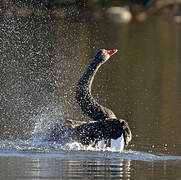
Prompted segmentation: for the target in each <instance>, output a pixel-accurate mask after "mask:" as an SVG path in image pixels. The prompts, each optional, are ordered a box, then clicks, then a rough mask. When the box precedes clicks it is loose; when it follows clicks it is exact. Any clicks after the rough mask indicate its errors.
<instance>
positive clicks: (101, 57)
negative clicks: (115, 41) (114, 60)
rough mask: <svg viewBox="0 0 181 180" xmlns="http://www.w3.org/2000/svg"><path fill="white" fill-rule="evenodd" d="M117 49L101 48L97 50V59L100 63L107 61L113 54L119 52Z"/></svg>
mask: <svg viewBox="0 0 181 180" xmlns="http://www.w3.org/2000/svg"><path fill="white" fill-rule="evenodd" d="M117 52H118V50H117V49H112V50H105V49H101V50H99V51H98V52H97V54H96V56H95V60H96V61H97V62H99V63H102V64H103V63H105V62H106V61H107V60H108V59H109V58H110V57H111V56H112V55H113V54H115V53H117Z"/></svg>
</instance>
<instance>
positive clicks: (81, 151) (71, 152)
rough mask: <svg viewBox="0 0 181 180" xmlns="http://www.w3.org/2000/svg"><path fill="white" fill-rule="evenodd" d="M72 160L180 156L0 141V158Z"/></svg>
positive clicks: (74, 145)
mask: <svg viewBox="0 0 181 180" xmlns="http://www.w3.org/2000/svg"><path fill="white" fill-rule="evenodd" d="M67 155H68V156H69V158H70V157H72V158H74V157H75V156H76V157H77V158H79V157H80V158H88V157H89V158H91V157H96V158H101V157H105V155H106V157H107V158H121V159H130V160H138V161H149V162H152V161H168V160H177V161H181V156H158V155H154V154H150V153H145V152H139V151H132V150H124V151H122V152H120V150H115V149H114V148H112V147H110V148H105V147H104V148H101V147H92V146H83V145H82V144H80V143H76V142H73V143H69V144H66V145H65V146H62V145H61V144H58V143H55V142H52V143H50V142H41V141H36V142H35V141H15V142H9V141H1V142H0V156H20V157H26V156H27V157H30V156H31V157H32V156H33V157H39V158H41V157H46V158H52V157H62V156H63V157H64V158H65V157H67Z"/></svg>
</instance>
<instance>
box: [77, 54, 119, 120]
mask: <svg viewBox="0 0 181 180" xmlns="http://www.w3.org/2000/svg"><path fill="white" fill-rule="evenodd" d="M101 65H102V64H101V61H99V60H97V59H96V57H95V58H94V59H93V60H92V62H91V64H90V65H89V66H88V69H87V71H86V72H85V73H84V74H83V76H82V77H81V78H80V80H79V82H78V84H77V88H76V99H77V101H78V103H79V105H80V107H81V109H82V111H83V112H84V114H86V115H87V116H89V117H90V118H92V119H94V120H96V121H97V120H106V119H113V118H116V116H115V115H114V113H113V112H112V111H111V110H110V109H108V108H106V107H103V106H101V105H100V104H99V103H98V102H96V101H95V99H94V98H93V97H92V95H91V87H92V82H93V79H94V76H95V74H96V72H97V71H98V69H99V67H100V66H101Z"/></svg>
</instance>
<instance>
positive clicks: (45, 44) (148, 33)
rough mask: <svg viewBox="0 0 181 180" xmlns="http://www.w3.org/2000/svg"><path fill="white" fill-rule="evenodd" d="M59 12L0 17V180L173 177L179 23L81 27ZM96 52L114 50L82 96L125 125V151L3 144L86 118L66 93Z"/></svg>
mask: <svg viewBox="0 0 181 180" xmlns="http://www.w3.org/2000/svg"><path fill="white" fill-rule="evenodd" d="M64 11H65V12H66V17H64V18H63V16H62V18H61V19H58V18H54V16H52V15H51V14H48V15H45V16H39V15H36V14H28V15H25V16H22V15H17V14H16V13H15V11H13V13H14V14H13V13H10V14H6V15H4V16H2V17H1V18H0V19H1V21H0V32H1V33H0V42H1V43H0V83H1V88H0V139H1V140H2V143H1V154H0V170H1V173H0V179H5V180H6V179H27V178H29V179H37V178H42V179H86V178H88V179H111V178H112V179H179V178H178V177H181V174H180V172H179V169H180V167H181V164H180V154H181V139H180V135H181V134H180V129H181V121H180V116H181V111H180V105H181V93H180V92H181V81H180V78H181V68H180V66H181V61H180V59H181V54H180V46H181V44H180V34H181V33H180V32H181V26H180V25H179V24H172V23H169V22H162V21H159V20H152V21H150V22H145V23H137V22H133V23H131V24H129V25H118V24H111V23H110V22H107V21H106V20H105V19H101V20H97V21H96V20H95V19H93V20H89V21H85V20H84V19H75V18H71V17H72V16H71V14H70V13H69V12H68V10H66V9H65V10H64ZM69 16H70V17H69ZM100 48H106V49H113V48H116V49H119V53H117V54H116V55H114V57H113V58H111V60H110V61H108V62H107V63H106V64H105V65H104V66H103V67H101V69H100V71H99V72H98V73H97V75H96V77H95V81H94V83H93V90H92V93H93V95H94V97H95V98H96V99H97V100H98V102H100V103H101V104H103V105H105V106H107V107H109V108H110V109H112V110H113V112H115V114H116V115H117V116H118V117H120V118H123V119H126V120H127V121H128V123H129V125H130V127H131V129H132V133H133V140H132V142H131V144H130V146H129V147H128V148H129V151H125V152H124V153H116V152H112V151H111V152H108V153H105V152H104V151H94V150H92V151H90V150H89V151H88V150H86V149H84V151H83V150H82V151H79V150H80V149H77V150H75V149H73V150H74V151H73V150H70V149H64V150H63V152H62V150H60V149H58V148H60V146H58V145H56V148H57V149H56V152H54V151H55V149H54V148H55V147H54V145H51V144H46V145H45V146H43V147H42V146H40V147H39V146H37V145H36V144H33V145H32V144H31V146H29V145H28V148H27V144H26V143H25V144H21V143H20V144H19V145H18V146H17V145H16V146H14V145H12V144H13V143H15V142H17V141H19V142H26V141H25V140H26V139H29V138H31V139H36V140H37V141H38V142H39V143H41V138H42V137H44V135H45V134H46V130H47V129H49V128H50V127H51V126H52V125H53V124H54V123H55V122H57V121H66V119H71V120H86V121H88V120H89V119H88V118H87V117H86V116H84V115H82V112H81V110H80V108H79V106H78V105H77V102H76V101H75V99H74V96H75V94H74V90H75V85H76V82H77V81H78V79H79V78H80V76H81V75H82V73H83V72H84V71H85V68H86V67H87V65H88V63H89V61H90V59H91V58H92V57H93V56H94V55H95V53H96V51H97V50H98V49H100ZM7 139H8V140H9V141H7ZM3 140H4V141H3ZM10 141H11V142H13V143H11V142H10ZM52 146H53V147H52ZM42 148H43V149H42ZM19 150H21V151H20V152H17V151H19ZM32 151H35V152H34V153H33V152H32ZM37 151H38V152H37ZM42 151H43V152H42ZM40 152H41V153H40ZM144 152H145V153H144ZM154 154H156V155H154ZM159 155H162V156H159Z"/></svg>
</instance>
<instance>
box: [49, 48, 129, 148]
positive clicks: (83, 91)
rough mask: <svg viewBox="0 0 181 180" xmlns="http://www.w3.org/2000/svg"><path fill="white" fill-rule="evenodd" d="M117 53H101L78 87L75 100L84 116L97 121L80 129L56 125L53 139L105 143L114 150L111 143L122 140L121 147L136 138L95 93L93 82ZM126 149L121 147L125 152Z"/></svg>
mask: <svg viewBox="0 0 181 180" xmlns="http://www.w3.org/2000/svg"><path fill="white" fill-rule="evenodd" d="M116 52H117V50H105V49H102V50H100V51H98V52H97V54H96V56H95V57H94V58H93V60H92V61H91V63H90V65H89V66H88V68H87V70H86V71H85V73H84V74H83V75H82V77H81V78H80V80H79V81H78V84H77V87H76V96H75V98H76V100H77V102H78V104H79V105H80V107H81V109H82V111H83V113H84V114H86V115H87V116H89V117H90V118H91V119H93V120H94V122H90V123H83V124H81V125H78V126H76V127H69V126H62V125H61V126H60V125H56V126H55V128H54V129H53V130H52V132H51V136H50V139H52V140H54V141H59V140H62V138H64V142H70V141H77V142H80V143H81V144H83V145H90V144H94V145H95V144H100V142H101V141H102V142H103V141H104V142H106V146H110V147H111V140H112V142H115V141H116V140H118V139H121V140H120V141H121V142H120V144H124V146H127V145H128V143H129V142H130V141H131V139H132V134H131V130H130V128H129V125H128V123H127V122H126V121H125V120H122V119H118V118H117V117H116V115H115V114H114V113H113V111H112V110H110V109H108V108H106V107H104V106H102V105H100V104H99V103H98V102H97V101H96V100H95V99H94V98H93V97H92V94H91V87H92V82H93V79H94V76H95V74H96V72H97V71H98V69H99V68H100V67H101V65H102V64H104V63H105V62H106V61H107V60H108V59H109V58H110V57H111V56H112V55H113V54H115V53H116ZM62 131H63V132H62ZM65 139H66V140H65ZM123 148H124V147H121V149H123Z"/></svg>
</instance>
